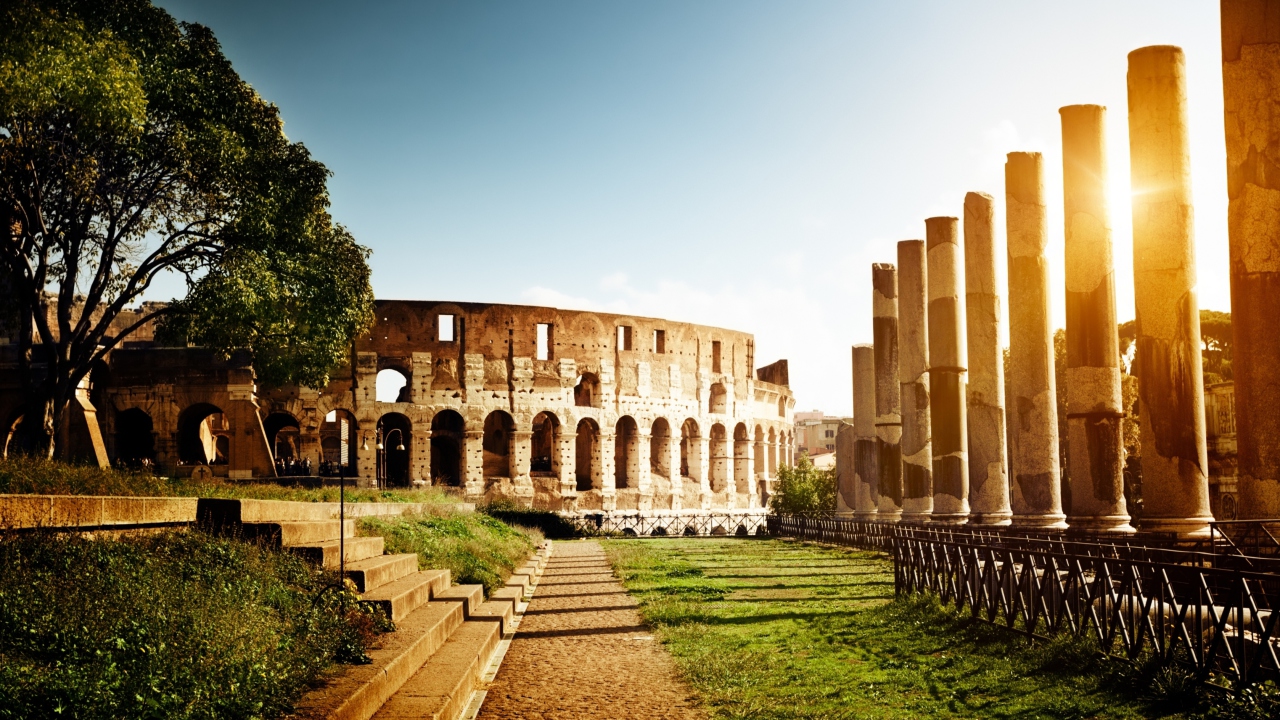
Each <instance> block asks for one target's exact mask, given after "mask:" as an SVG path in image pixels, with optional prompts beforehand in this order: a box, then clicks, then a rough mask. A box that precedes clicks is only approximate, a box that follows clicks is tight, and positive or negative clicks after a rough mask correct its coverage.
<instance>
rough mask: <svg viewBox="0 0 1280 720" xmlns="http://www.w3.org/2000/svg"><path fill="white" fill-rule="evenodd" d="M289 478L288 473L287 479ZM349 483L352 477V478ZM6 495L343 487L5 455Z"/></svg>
mask: <svg viewBox="0 0 1280 720" xmlns="http://www.w3.org/2000/svg"><path fill="white" fill-rule="evenodd" d="M284 480H286V481H287V480H288V478H284ZM348 482H351V481H350V480H348ZM0 494H35V495H147V496H182V497H210V498H232V499H255V500H299V501H303V502H337V501H338V488H337V487H332V486H326V487H321V488H307V487H302V486H288V485H278V484H274V483H248V482H230V481H227V480H221V479H217V478H214V479H211V480H208V481H206V482H198V481H196V480H192V479H191V478H171V477H163V476H159V475H154V474H152V473H147V472H140V471H136V470H119V469H114V468H106V469H104V468H98V467H93V466H88V465H70V464H67V463H62V462H58V461H55V460H45V459H42V458H26V457H13V458H3V459H0ZM346 495H347V502H415V503H451V502H458V498H457V496H454V495H450V494H448V493H446V492H444V491H443V490H441V489H438V488H427V489H424V490H411V489H395V490H376V489H356V488H352V487H350V486H348V487H347V492H346Z"/></svg>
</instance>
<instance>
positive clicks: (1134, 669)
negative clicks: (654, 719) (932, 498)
mask: <svg viewBox="0 0 1280 720" xmlns="http://www.w3.org/2000/svg"><path fill="white" fill-rule="evenodd" d="M603 544H604V545H605V548H606V551H607V552H608V554H609V557H610V560H611V562H612V563H613V565H614V567H615V569H616V571H617V572H618V574H619V576H620V577H621V578H622V579H623V583H624V585H625V586H626V587H627V589H628V590H629V591H630V592H631V593H632V594H633V595H634V596H635V597H636V598H637V599H638V600H639V601H640V607H641V612H642V614H643V615H644V617H645V620H646V621H647V622H648V623H650V624H651V625H652V626H653V627H654V629H655V631H656V633H657V634H658V636H659V637H660V638H661V639H662V641H663V642H664V643H665V644H666V646H667V648H668V649H669V650H670V651H671V653H672V655H673V656H674V657H675V659H676V662H677V663H678V664H679V666H680V668H681V670H682V672H683V674H684V676H685V678H686V679H687V680H688V681H689V682H690V684H691V685H692V686H693V687H694V688H695V689H696V690H697V691H698V693H699V694H700V695H701V696H702V698H703V700H704V702H705V703H706V704H707V706H708V708H709V710H710V711H711V712H712V714H713V715H714V716H715V717H717V718H918V717H957V718H960V717H963V718H971V717H988V718H1015V717H1016V718H1095V717H1096V718H1104V717H1105V718H1140V717H1192V716H1195V715H1187V714H1186V713H1195V714H1198V713H1202V712H1203V713H1213V712H1217V713H1219V714H1218V715H1211V716H1215V717H1233V716H1236V713H1237V710H1240V708H1236V707H1234V706H1233V707H1231V708H1228V707H1227V706H1226V705H1223V704H1221V701H1220V702H1219V706H1218V708H1217V710H1215V709H1214V706H1213V704H1212V703H1211V702H1210V701H1209V700H1208V699H1207V698H1206V697H1205V696H1204V695H1203V691H1202V690H1200V689H1198V688H1196V687H1195V686H1194V685H1193V684H1191V683H1189V682H1187V681H1186V678H1185V677H1178V673H1177V672H1176V671H1159V670H1157V669H1155V668H1154V666H1135V665H1133V664H1131V663H1128V662H1125V661H1120V660H1114V659H1110V658H1107V657H1105V656H1103V655H1101V654H1100V653H1099V652H1098V651H1097V646H1096V645H1095V644H1093V643H1091V642H1089V641H1087V640H1079V639H1074V638H1058V639H1055V640H1052V641H1050V642H1033V641H1029V640H1027V639H1025V638H1022V637H1020V636H1018V635H1015V634H1012V633H1009V632H1007V631H1004V630H1002V629H1000V628H996V627H993V626H991V625H988V624H986V623H983V622H981V621H977V620H973V619H971V618H969V617H968V616H967V615H961V614H959V613H957V612H955V611H954V609H952V608H950V607H943V606H942V605H940V604H939V603H938V602H937V600H936V599H933V598H930V597H922V596H913V597H909V598H900V599H899V598H895V597H894V594H893V565H892V562H891V561H890V560H889V559H888V558H887V557H886V556H884V555H883V554H880V553H873V552H866V551H857V550H848V549H840V548H826V547H819V546H814V545H807V544H803V543H795V542H787V541H780V540H767V541H743V540H710V539H689V540H675V539H673V540H610V541H606V542H605V543H603ZM1161 672H1163V673H1165V675H1163V676H1161V675H1160V673H1161ZM1161 678H1163V680H1161ZM1161 681H1163V682H1164V684H1165V687H1164V689H1161V688H1160V687H1159V686H1160V682H1161ZM1255 706H1257V707H1266V706H1265V705H1259V704H1257V703H1255ZM1245 716H1247V715H1245ZM1257 717H1265V715H1258V716H1257ZM1272 717H1274V716H1272Z"/></svg>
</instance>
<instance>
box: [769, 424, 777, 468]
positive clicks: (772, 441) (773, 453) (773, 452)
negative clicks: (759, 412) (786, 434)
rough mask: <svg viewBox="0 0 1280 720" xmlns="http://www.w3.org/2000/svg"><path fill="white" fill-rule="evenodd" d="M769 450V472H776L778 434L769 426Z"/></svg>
mask: <svg viewBox="0 0 1280 720" xmlns="http://www.w3.org/2000/svg"><path fill="white" fill-rule="evenodd" d="M767 447H768V450H769V474H770V475H777V474H778V436H777V434H776V433H775V432H774V429H773V428H769V442H768V444H767Z"/></svg>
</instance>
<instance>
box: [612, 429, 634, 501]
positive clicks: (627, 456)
mask: <svg viewBox="0 0 1280 720" xmlns="http://www.w3.org/2000/svg"><path fill="white" fill-rule="evenodd" d="M613 484H614V487H616V488H618V489H619V490H623V489H627V488H636V487H639V484H640V428H639V427H637V426H636V421H635V419H634V418H632V417H631V416H630V415H623V416H622V417H620V418H618V424H617V425H616V426H615V428H614V435H613Z"/></svg>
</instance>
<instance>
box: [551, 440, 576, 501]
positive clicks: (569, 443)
mask: <svg viewBox="0 0 1280 720" xmlns="http://www.w3.org/2000/svg"><path fill="white" fill-rule="evenodd" d="M577 441H578V435H577V433H572V432H568V431H566V430H565V429H564V427H563V426H561V428H560V432H559V433H557V434H556V453H557V454H558V455H559V457H560V463H559V465H560V509H561V510H566V511H569V512H572V511H573V510H574V508H576V507H577V503H578V478H577V476H576V475H575V473H574V471H575V468H574V465H575V464H576V462H577V455H576V450H577V445H576V443H577Z"/></svg>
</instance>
